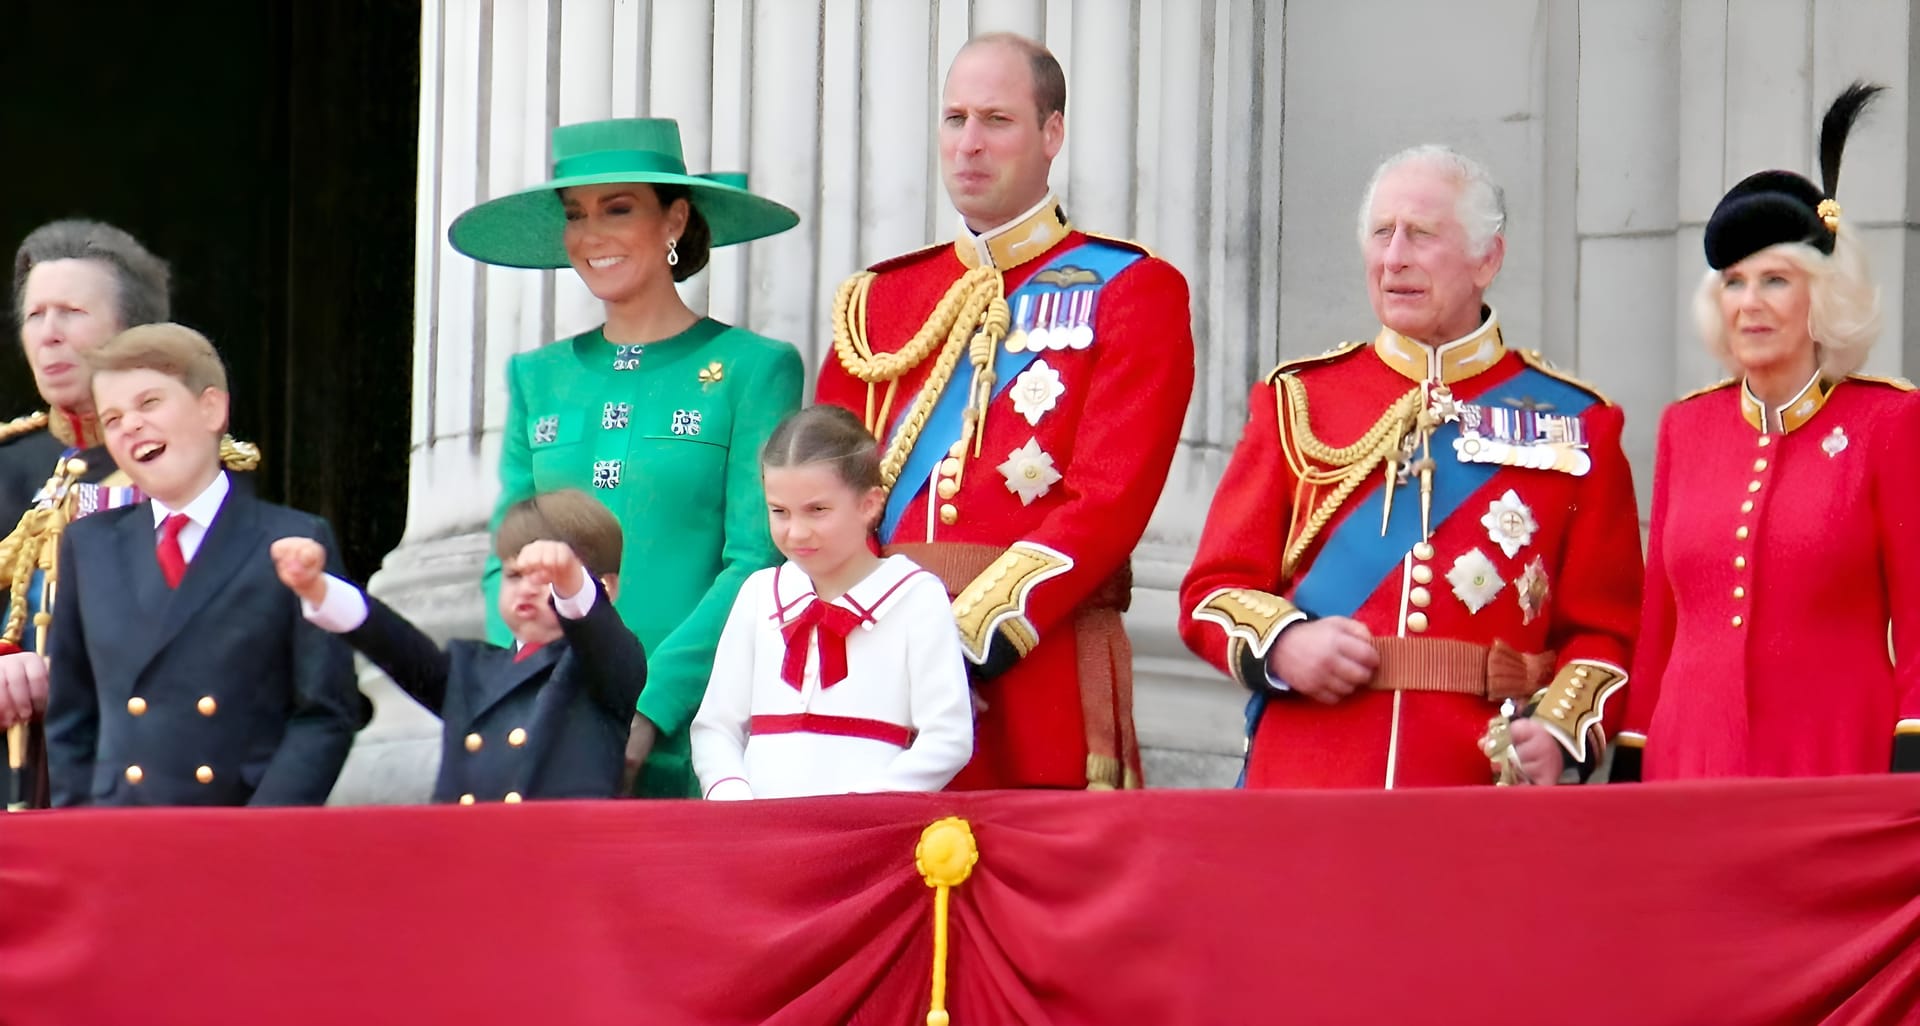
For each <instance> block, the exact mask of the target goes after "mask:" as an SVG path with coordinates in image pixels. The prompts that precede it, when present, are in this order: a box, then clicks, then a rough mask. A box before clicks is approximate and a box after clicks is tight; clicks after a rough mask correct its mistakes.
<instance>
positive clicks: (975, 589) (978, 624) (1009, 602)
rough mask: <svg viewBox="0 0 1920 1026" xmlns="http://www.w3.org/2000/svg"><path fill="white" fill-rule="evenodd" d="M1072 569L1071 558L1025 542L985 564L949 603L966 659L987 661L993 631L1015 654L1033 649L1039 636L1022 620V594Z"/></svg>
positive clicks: (1024, 602) (1024, 610) (1024, 601)
mask: <svg viewBox="0 0 1920 1026" xmlns="http://www.w3.org/2000/svg"><path fill="white" fill-rule="evenodd" d="M1071 569H1073V559H1072V558H1071V557H1069V556H1067V555H1065V554H1063V553H1060V552H1056V551H1054V550H1053V549H1050V548H1047V547H1046V546H1045V545H1039V544H1036V543H1034V542H1025V541H1023V542H1015V543H1013V545H1012V546H1011V547H1009V548H1008V549H1007V551H1005V552H1003V553H1001V554H1000V558H998V559H996V560H994V561H993V562H992V563H990V564H988V565H987V568H986V569H985V570H982V571H981V572H980V576H978V577H975V578H974V579H973V580H972V581H971V582H969V583H968V584H967V586H966V587H965V588H964V589H962V590H961V592H960V594H959V596H958V597H957V598H955V599H954V600H953V617H954V619H955V620H956V621H958V623H959V625H960V644H961V646H962V647H963V648H965V649H966V652H967V658H968V659H970V660H972V661H973V662H975V663H984V662H986V661H987V649H988V647H990V646H991V645H992V643H993V635H994V632H996V631H999V632H1001V633H1003V634H1005V635H1006V638H1007V641H1008V642H1010V643H1011V644H1012V645H1013V648H1014V651H1016V652H1018V653H1020V655H1022V656H1025V655H1026V654H1027V653H1028V652H1031V651H1033V646H1035V645H1037V644H1039V643H1040V634H1039V632H1038V631H1036V630H1035V629H1034V626H1033V622H1032V621H1031V620H1029V619H1027V596H1028V595H1030V594H1031V593H1032V592H1033V589H1034V586H1035V585H1037V584H1039V583H1040V582H1041V581H1044V580H1046V579H1048V578H1050V577H1058V576H1060V575H1061V574H1064V573H1066V572H1067V571H1069V570H1071Z"/></svg>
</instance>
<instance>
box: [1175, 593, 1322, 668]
mask: <svg viewBox="0 0 1920 1026" xmlns="http://www.w3.org/2000/svg"><path fill="white" fill-rule="evenodd" d="M1193 618H1194V619H1195V620H1205V621H1206V622H1208V623H1211V624H1217V625H1218V626H1219V627H1220V629H1221V630H1224V631H1226V632H1227V638H1228V645H1227V647H1228V649H1229V650H1230V651H1229V655H1231V656H1235V657H1236V658H1235V662H1238V658H1237V655H1238V653H1237V651H1236V650H1234V643H1235V642H1238V643H1240V644H1243V645H1247V646H1249V647H1251V648H1252V649H1253V654H1254V656H1255V657H1256V658H1259V659H1265V658H1266V657H1267V649H1269V648H1271V647H1272V646H1273V639H1274V638H1276V637H1279V635H1280V631H1281V629H1282V628H1284V627H1286V626H1288V625H1289V624H1294V623H1298V622H1300V621H1301V620H1305V619H1306V618H1307V614H1305V613H1303V612H1301V611H1300V608H1299V607H1298V606H1295V605H1294V604H1293V603H1291V602H1288V601H1287V600H1286V599H1283V598H1281V597H1280V596H1278V595H1271V594H1268V593H1267V592H1264V591H1254V590H1253V589H1251V588H1219V589H1216V590H1215V591H1213V592H1211V593H1210V594H1208V595H1207V597H1206V598H1204V599H1201V600H1200V604H1199V605H1197V606H1195V607H1193Z"/></svg>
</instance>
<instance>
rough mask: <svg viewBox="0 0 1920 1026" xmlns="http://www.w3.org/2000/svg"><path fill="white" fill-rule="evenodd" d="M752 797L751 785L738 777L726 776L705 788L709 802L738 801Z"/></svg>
mask: <svg viewBox="0 0 1920 1026" xmlns="http://www.w3.org/2000/svg"><path fill="white" fill-rule="evenodd" d="M752 797H753V787H752V786H751V785H749V784H748V783H747V782H746V781H745V780H744V779H742V778H740V777H727V778H725V779H723V780H721V781H720V782H719V783H717V784H714V785H713V786H712V787H710V788H707V800H708V801H710V802H739V801H746V800H747V799H750V798H752Z"/></svg>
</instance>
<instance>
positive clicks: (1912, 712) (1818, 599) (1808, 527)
mask: <svg viewBox="0 0 1920 1026" xmlns="http://www.w3.org/2000/svg"><path fill="white" fill-rule="evenodd" d="M1829 389H1830V391H1829ZM1749 417H1751V418H1752V420H1751V421H1750V420H1749V419H1748V418H1749ZM1783 420H1784V423H1785V426H1786V428H1787V430H1786V431H1785V432H1784V433H1780V432H1774V433H1765V432H1762V431H1761V430H1760V428H1759V426H1760V424H1761V420H1760V418H1759V414H1758V403H1757V402H1756V401H1754V400H1752V399H1751V397H1750V395H1749V394H1748V393H1747V392H1746V390H1745V389H1744V388H1737V387H1731V386H1728V387H1722V388H1717V389H1714V390H1711V391H1708V392H1705V393H1702V394H1699V395H1696V396H1693V397H1689V398H1687V399H1685V400H1682V401H1680V402H1678V403H1675V404H1674V405H1672V406H1670V407H1668V409H1667V411H1666V415H1665V416H1664V417H1663V418H1662V419H1661V421H1660V442H1659V452H1658V455H1657V457H1656V459H1655V462H1654V482H1653V525H1652V535H1651V538H1650V539H1649V546H1648V552H1647V580H1646V608H1645V612H1644V614H1643V615H1642V620H1641V634H1640V641H1639V645H1638V647H1637V648H1636V650H1635V652H1634V662H1633V677H1634V685H1633V689H1632V694H1631V696H1630V700H1629V702H1628V714H1627V723H1626V728H1627V731H1629V733H1623V734H1622V736H1621V741H1622V743H1623V744H1644V746H1645V751H1644V754H1643V759H1644V763H1643V767H1644V769H1643V772H1644V775H1645V777H1646V778H1647V779H1649V780H1655V779H1668V780H1672V779H1689V778H1697V777H1746V776H1815V775H1823V774H1843V773H1883V772H1886V770H1887V768H1888V764H1889V761H1890V757H1891V752H1892V748H1893V738H1894V734H1895V732H1896V730H1897V729H1899V727H1900V722H1901V720H1902V719H1903V718H1905V719H1906V720H1908V721H1909V722H1908V724H1907V726H1908V728H1909V729H1911V728H1912V727H1914V726H1916V725H1917V724H1916V723H1915V722H1914V721H1916V720H1920V661H1916V660H1915V659H1913V658H1911V657H1902V658H1900V659H1898V660H1896V659H1894V658H1893V657H1891V656H1890V655H1889V653H1888V625H1889V623H1891V625H1892V641H1893V648H1894V649H1895V650H1896V651H1897V652H1900V653H1912V652H1914V651H1916V650H1917V648H1920V448H1917V446H1920V397H1917V396H1915V395H1914V394H1913V393H1911V392H1908V391H1906V390H1904V389H1903V388H1901V387H1896V386H1894V385H1892V384H1888V383H1882V382H1876V381H1871V380H1864V379H1851V378H1850V379H1847V380H1844V381H1841V382H1839V383H1838V384H1834V385H1828V384H1825V383H1822V382H1815V383H1813V384H1812V385H1810V386H1809V388H1808V391H1807V392H1805V393H1803V394H1802V396H1801V397H1800V398H1798V399H1796V400H1795V402H1793V403H1789V404H1788V406H1787V408H1786V410H1785V416H1784V417H1783Z"/></svg>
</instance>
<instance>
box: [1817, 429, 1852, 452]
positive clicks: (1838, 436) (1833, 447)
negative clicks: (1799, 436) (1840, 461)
mask: <svg viewBox="0 0 1920 1026" xmlns="http://www.w3.org/2000/svg"><path fill="white" fill-rule="evenodd" d="M1820 451H1821V452H1824V453H1826V454H1827V456H1828V458H1832V457H1834V456H1838V455H1840V454H1841V453H1843V452H1846V451H1847V429H1846V428H1843V427H1835V428H1834V429H1833V434H1830V435H1828V436H1827V437H1825V438H1822V439H1821V440H1820Z"/></svg>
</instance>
